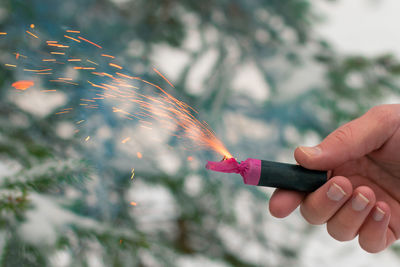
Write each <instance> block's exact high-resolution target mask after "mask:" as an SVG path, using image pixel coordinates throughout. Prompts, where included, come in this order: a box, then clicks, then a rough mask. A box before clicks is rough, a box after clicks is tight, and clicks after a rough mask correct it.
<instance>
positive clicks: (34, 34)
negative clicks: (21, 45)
mask: <svg viewBox="0 0 400 267" xmlns="http://www.w3.org/2000/svg"><path fill="white" fill-rule="evenodd" d="M26 33H28V34H29V35H31V36H33V37H35V38H36V39H39V37H38V36H37V35H35V34H33V33H31V32H30V31H26Z"/></svg>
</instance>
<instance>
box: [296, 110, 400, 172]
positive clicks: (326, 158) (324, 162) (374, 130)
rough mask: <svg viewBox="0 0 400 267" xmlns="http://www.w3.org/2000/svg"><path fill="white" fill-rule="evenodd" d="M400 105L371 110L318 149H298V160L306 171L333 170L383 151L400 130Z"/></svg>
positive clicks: (321, 144) (333, 133)
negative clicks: (387, 142) (380, 149)
mask: <svg viewBox="0 0 400 267" xmlns="http://www.w3.org/2000/svg"><path fill="white" fill-rule="evenodd" d="M399 125H400V105H398V104H397V105H382V106H377V107H374V108H372V109H370V110H369V111H368V112H367V113H365V114H364V115H363V116H361V117H360V118H358V119H355V120H353V121H351V122H349V123H346V124H344V125H343V126H341V127H339V128H338V129H337V130H335V131H334V132H332V133H331V134H329V135H328V136H327V137H326V138H325V139H324V140H323V141H322V142H321V143H320V144H319V145H317V146H315V147H298V148H297V149H296V150H295V153H294V157H295V159H296V161H297V162H298V163H299V164H300V165H302V166H303V167H305V168H308V169H315V170H331V169H334V168H336V167H339V166H340V165H342V164H344V163H345V162H347V161H351V160H355V159H358V158H360V157H362V156H365V155H366V154H368V153H370V152H372V151H374V150H377V149H379V148H380V147H381V146H382V145H383V144H384V143H385V142H386V141H387V140H388V139H389V138H390V137H391V136H392V135H393V134H394V133H395V131H396V130H397V129H398V128H399Z"/></svg>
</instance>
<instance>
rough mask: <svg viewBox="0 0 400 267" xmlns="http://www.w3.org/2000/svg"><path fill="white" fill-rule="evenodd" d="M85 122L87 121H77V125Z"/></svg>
mask: <svg viewBox="0 0 400 267" xmlns="http://www.w3.org/2000/svg"><path fill="white" fill-rule="evenodd" d="M84 121H85V120H80V121H77V122H76V124H81V123H82V122H84Z"/></svg>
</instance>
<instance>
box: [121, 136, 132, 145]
mask: <svg viewBox="0 0 400 267" xmlns="http://www.w3.org/2000/svg"><path fill="white" fill-rule="evenodd" d="M129 140H131V138H130V137H127V138H125V139H124V140H122V141H121V143H122V144H125V143H126V142H128V141H129Z"/></svg>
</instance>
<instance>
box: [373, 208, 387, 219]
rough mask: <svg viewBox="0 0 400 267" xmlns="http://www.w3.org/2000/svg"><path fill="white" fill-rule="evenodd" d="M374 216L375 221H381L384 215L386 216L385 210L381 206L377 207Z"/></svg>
mask: <svg viewBox="0 0 400 267" xmlns="http://www.w3.org/2000/svg"><path fill="white" fill-rule="evenodd" d="M372 217H373V218H374V220H375V221H377V222H380V221H382V219H383V217H385V212H384V211H383V210H382V209H381V208H379V207H376V209H375V211H374V213H373V214H372Z"/></svg>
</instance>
